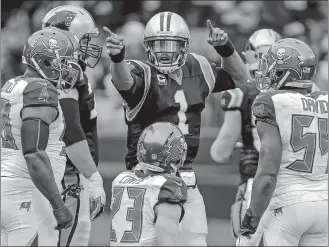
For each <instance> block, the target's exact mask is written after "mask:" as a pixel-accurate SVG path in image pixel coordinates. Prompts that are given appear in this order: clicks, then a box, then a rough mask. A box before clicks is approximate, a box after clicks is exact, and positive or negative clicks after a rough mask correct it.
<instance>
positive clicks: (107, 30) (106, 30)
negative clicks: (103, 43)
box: [103, 27, 114, 35]
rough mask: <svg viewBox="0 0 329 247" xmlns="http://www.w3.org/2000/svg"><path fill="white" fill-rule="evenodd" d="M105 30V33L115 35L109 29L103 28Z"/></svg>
mask: <svg viewBox="0 0 329 247" xmlns="http://www.w3.org/2000/svg"><path fill="white" fill-rule="evenodd" d="M103 30H104V31H105V32H107V33H108V34H109V35H114V33H112V31H111V30H110V29H108V28H107V27H103Z"/></svg>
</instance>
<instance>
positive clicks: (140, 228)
mask: <svg viewBox="0 0 329 247" xmlns="http://www.w3.org/2000/svg"><path fill="white" fill-rule="evenodd" d="M186 197H187V188H186V185H185V184H184V182H183V181H182V180H181V179H180V178H178V177H176V176H171V175H157V176H148V175H145V174H143V173H142V172H141V171H135V172H134V171H125V172H122V173H121V174H119V175H118V176H117V177H116V178H115V179H114V181H113V183H112V200H111V219H112V222H111V242H110V245H111V246H128V245H130V246H156V245H157V238H156V233H155V222H156V215H155V212H154V207H155V206H156V205H158V204H160V203H163V202H169V203H175V204H179V205H183V203H184V202H185V201H186Z"/></svg>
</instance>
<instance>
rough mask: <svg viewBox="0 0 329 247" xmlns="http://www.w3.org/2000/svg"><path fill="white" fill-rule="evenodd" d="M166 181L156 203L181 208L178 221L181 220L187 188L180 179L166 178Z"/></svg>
mask: <svg viewBox="0 0 329 247" xmlns="http://www.w3.org/2000/svg"><path fill="white" fill-rule="evenodd" d="M166 179H167V181H166V182H165V183H164V184H163V185H162V186H161V188H160V192H159V196H158V202H157V204H156V205H158V204H160V203H170V204H177V205H179V206H180V207H181V208H182V215H181V218H180V221H181V220H182V219H183V217H184V214H185V211H184V207H183V204H184V203H185V202H186V200H187V186H186V184H185V183H184V181H183V180H182V179H181V178H178V177H176V176H175V177H174V176H170V177H169V176H168V177H166Z"/></svg>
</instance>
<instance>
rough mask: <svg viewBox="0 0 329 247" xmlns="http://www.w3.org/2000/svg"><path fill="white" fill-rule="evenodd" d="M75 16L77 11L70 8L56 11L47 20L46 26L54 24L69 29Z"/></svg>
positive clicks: (53, 25)
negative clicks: (69, 9)
mask: <svg viewBox="0 0 329 247" xmlns="http://www.w3.org/2000/svg"><path fill="white" fill-rule="evenodd" d="M75 16H76V13H74V12H72V11H68V10H63V11H58V12H55V15H54V16H52V17H51V18H49V20H48V21H47V23H46V27H49V26H52V27H57V28H59V29H62V30H66V31H69V27H70V26H71V23H72V21H73V20H74V18H75Z"/></svg>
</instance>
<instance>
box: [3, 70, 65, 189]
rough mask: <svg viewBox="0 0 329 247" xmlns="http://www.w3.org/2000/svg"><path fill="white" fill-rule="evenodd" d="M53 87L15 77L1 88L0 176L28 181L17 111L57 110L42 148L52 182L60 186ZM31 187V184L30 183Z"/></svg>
mask: <svg viewBox="0 0 329 247" xmlns="http://www.w3.org/2000/svg"><path fill="white" fill-rule="evenodd" d="M57 94H58V93H57V90H56V88H55V87H54V86H53V85H52V84H51V83H50V82H48V81H46V80H44V79H38V78H27V77H23V76H22V77H16V78H14V79H12V80H9V81H8V82H7V83H6V84H5V85H4V86H3V87H2V89H1V109H2V110H1V118H2V135H1V176H2V177H16V178H28V179H29V178H30V175H29V171H28V168H27V165H26V162H25V159H24V156H23V153H22V145H21V135H20V132H21V125H22V119H21V111H22V109H23V108H24V107H28V106H51V107H56V108H57V109H58V115H57V117H56V119H55V120H54V121H53V122H52V123H51V124H50V125H49V139H48V145H47V148H46V152H47V155H48V157H49V159H50V162H51V165H52V169H53V172H54V176H55V179H56V183H57V184H58V183H60V181H61V179H62V177H63V175H64V169H65V162H66V156H65V151H64V148H65V144H64V142H63V141H62V138H63V136H64V129H65V128H64V120H63V114H62V110H61V107H60V105H59V104H58V96H57ZM31 185H32V181H31Z"/></svg>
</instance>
